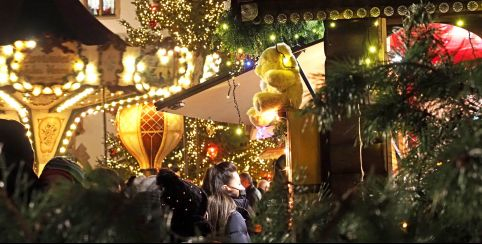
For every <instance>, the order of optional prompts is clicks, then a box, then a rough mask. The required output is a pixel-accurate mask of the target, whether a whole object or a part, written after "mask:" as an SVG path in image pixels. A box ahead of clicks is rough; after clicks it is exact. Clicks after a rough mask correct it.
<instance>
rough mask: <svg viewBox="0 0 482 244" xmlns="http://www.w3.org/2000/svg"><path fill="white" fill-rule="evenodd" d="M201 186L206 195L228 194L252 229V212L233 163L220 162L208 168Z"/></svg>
mask: <svg viewBox="0 0 482 244" xmlns="http://www.w3.org/2000/svg"><path fill="white" fill-rule="evenodd" d="M202 188H203V190H204V191H205V192H206V194H207V195H208V196H211V195H215V194H226V195H228V196H230V197H231V198H232V199H233V200H234V203H235V204H236V211H237V212H239V213H240V214H241V215H242V216H243V218H244V219H245V220H246V223H247V225H248V228H249V229H250V230H252V229H253V228H251V227H252V225H251V216H252V215H253V213H254V212H253V211H252V209H251V207H250V206H249V202H248V199H247V198H246V192H245V189H244V187H243V185H242V184H241V179H240V178H239V174H238V172H237V168H236V166H235V165H234V164H233V163H230V162H220V163H218V164H216V165H214V166H212V167H211V168H209V169H208V170H207V171H206V175H205V176H204V179H203V185H202Z"/></svg>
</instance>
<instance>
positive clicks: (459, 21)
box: [455, 19, 465, 27]
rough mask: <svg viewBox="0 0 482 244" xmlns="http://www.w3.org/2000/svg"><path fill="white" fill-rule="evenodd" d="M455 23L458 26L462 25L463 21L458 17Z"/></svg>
mask: <svg viewBox="0 0 482 244" xmlns="http://www.w3.org/2000/svg"><path fill="white" fill-rule="evenodd" d="M455 25H456V26H458V27H462V26H464V25H465V21H463V20H461V19H459V20H457V22H455Z"/></svg>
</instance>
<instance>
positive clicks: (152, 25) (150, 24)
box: [149, 20, 157, 29]
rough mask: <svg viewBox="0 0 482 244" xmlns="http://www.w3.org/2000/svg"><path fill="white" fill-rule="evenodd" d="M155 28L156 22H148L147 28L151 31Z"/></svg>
mask: <svg viewBox="0 0 482 244" xmlns="http://www.w3.org/2000/svg"><path fill="white" fill-rule="evenodd" d="M156 26H157V22H156V21H154V20H151V21H149V27H150V28H151V29H154V28H156Z"/></svg>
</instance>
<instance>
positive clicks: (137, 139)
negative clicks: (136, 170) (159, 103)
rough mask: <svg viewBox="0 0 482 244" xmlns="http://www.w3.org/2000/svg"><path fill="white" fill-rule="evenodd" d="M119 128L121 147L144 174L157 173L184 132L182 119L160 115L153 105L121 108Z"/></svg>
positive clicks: (172, 115) (117, 118) (117, 121)
mask: <svg viewBox="0 0 482 244" xmlns="http://www.w3.org/2000/svg"><path fill="white" fill-rule="evenodd" d="M116 126H117V132H118V134H119V138H120V139H121V141H122V144H124V146H125V147H126V148H127V150H128V151H129V153H131V155H132V156H134V158H136V160H137V162H139V166H140V168H141V171H142V172H143V173H144V174H145V175H152V174H156V173H157V171H158V170H159V168H161V165H162V161H163V160H164V158H165V157H166V156H167V154H169V153H170V152H171V151H172V150H173V149H174V148H175V147H176V146H177V144H178V143H179V141H180V140H181V139H182V136H183V133H184V120H183V117H182V116H180V115H176V114H169V113H164V112H158V111H156V107H155V106H154V105H152V104H138V105H133V106H131V107H128V108H122V109H120V110H119V111H118V112H117V116H116Z"/></svg>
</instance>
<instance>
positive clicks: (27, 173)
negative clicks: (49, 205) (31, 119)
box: [0, 119, 37, 196]
mask: <svg viewBox="0 0 482 244" xmlns="http://www.w3.org/2000/svg"><path fill="white" fill-rule="evenodd" d="M26 133H27V129H26V128H25V127H24V126H23V125H22V124H21V123H20V122H18V121H15V120H7V119H0V144H2V145H3V146H2V147H1V150H0V152H1V154H3V159H4V162H3V163H4V165H0V166H2V167H0V175H2V174H4V173H7V174H8V175H7V178H6V179H3V180H6V183H7V184H6V190H7V195H8V196H12V195H13V194H14V192H15V191H23V190H27V191H29V192H28V193H27V195H29V194H30V191H31V189H33V183H34V182H35V181H37V175H36V174H35V172H34V171H33V164H34V151H33V148H32V144H31V143H30V141H29V139H28V137H27V134H26ZM3 167H5V169H2V168H3ZM3 170H5V172H3ZM19 178H20V179H21V180H20V181H21V182H18V181H19V180H18V179H19ZM22 179H23V180H25V181H22ZM17 184H23V185H17ZM20 188H26V189H20Z"/></svg>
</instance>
